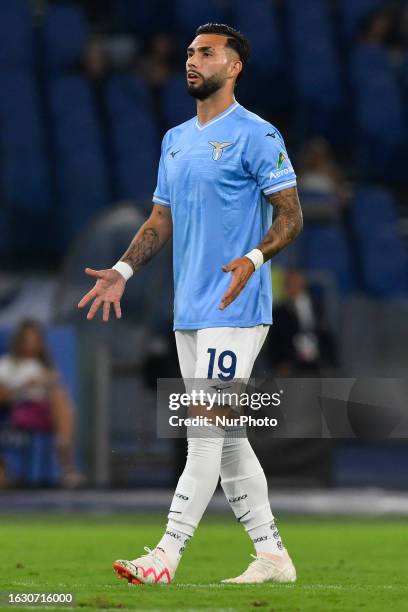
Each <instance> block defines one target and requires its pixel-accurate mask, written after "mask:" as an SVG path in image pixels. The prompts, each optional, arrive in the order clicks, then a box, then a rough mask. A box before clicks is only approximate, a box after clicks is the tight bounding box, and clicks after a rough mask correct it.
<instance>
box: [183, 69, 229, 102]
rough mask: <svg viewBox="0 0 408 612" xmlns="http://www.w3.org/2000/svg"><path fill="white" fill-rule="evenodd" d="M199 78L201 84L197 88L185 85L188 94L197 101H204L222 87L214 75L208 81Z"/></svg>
mask: <svg viewBox="0 0 408 612" xmlns="http://www.w3.org/2000/svg"><path fill="white" fill-rule="evenodd" d="M201 78H202V83H201V85H199V86H195V85H189V84H188V83H187V91H188V93H189V94H190V96H192V97H193V98H196V99H197V100H206V99H207V98H209V97H210V96H212V94H214V93H215V92H216V91H218V90H219V89H221V87H222V86H223V82H222V80H221V79H220V78H219V77H218V76H217V75H216V74H214V75H213V76H212V77H209V78H208V79H204V78H203V77H201Z"/></svg>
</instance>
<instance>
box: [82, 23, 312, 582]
mask: <svg viewBox="0 0 408 612" xmlns="http://www.w3.org/2000/svg"><path fill="white" fill-rule="evenodd" d="M248 57H249V44H248V41H247V40H246V39H245V37H244V36H243V35H242V34H241V33H240V32H238V31H236V30H234V29H233V28H231V27H229V26H227V25H221V24H206V25H203V26H200V27H199V28H198V29H197V32H196V36H195V38H194V40H193V41H192V43H191V44H190V46H189V47H188V49H187V61H186V72H187V90H188V93H189V94H190V95H192V96H193V97H194V98H195V99H196V101H197V116H196V117H193V118H192V119H190V120H189V121H186V122H185V123H182V124H181V125H178V126H177V127H174V128H172V129H170V130H169V131H168V132H167V133H166V135H165V136H164V138H163V143H162V149H161V158H160V163H159V171H158V182H157V187H156V190H155V192H154V195H153V202H154V205H153V209H152V213H151V215H150V217H149V218H148V219H147V221H146V222H145V223H144V224H143V225H142V226H141V228H140V229H139V231H138V232H137V233H136V235H135V237H134V239H133V241H132V243H131V244H130V246H129V248H128V250H127V251H126V253H125V254H124V255H123V257H122V258H121V260H120V261H119V262H118V263H117V264H115V265H114V266H113V268H112V269H109V270H91V269H89V268H87V269H86V270H85V271H86V273H87V274H89V275H90V276H92V277H94V278H96V279H97V280H96V284H95V286H94V287H93V288H92V289H91V290H90V291H89V292H88V293H87V294H86V295H85V296H84V297H83V298H82V300H81V301H80V302H79V307H83V306H85V305H86V304H88V303H89V302H90V301H91V300H93V303H92V305H91V307H90V309H89V312H88V315H87V318H88V319H92V318H93V317H94V315H95V313H96V312H97V310H98V309H99V307H102V310H103V320H104V321H108V319H109V311H110V308H111V306H113V308H114V311H115V314H116V317H118V318H120V317H121V308H120V299H121V297H122V294H123V292H124V290H125V285H126V282H127V281H128V280H129V278H130V277H131V276H132V274H134V273H135V272H137V271H138V270H139V269H140V268H141V266H143V265H145V264H146V263H147V262H148V261H149V260H150V259H151V258H152V257H153V256H154V255H155V253H157V251H159V249H160V248H161V247H162V246H163V245H164V244H165V243H166V242H167V241H168V240H169V238H170V237H171V236H173V259H174V286H175V298H174V330H175V337H176V344H177V350H178V356H179V362H180V369H181V374H182V376H183V378H184V379H185V380H187V379H213V378H214V379H216V380H219V378H218V375H219V373H220V372H222V371H223V370H225V368H227V369H228V371H229V372H231V370H233V375H234V378H237V379H244V380H247V379H248V378H249V377H250V374H251V371H252V368H253V364H254V361H255V359H256V357H257V355H258V353H259V351H260V349H261V347H262V345H263V343H264V341H265V338H266V335H267V333H268V329H269V326H270V325H271V324H272V288H271V270H270V261H269V260H270V259H271V258H272V257H273V256H274V255H275V254H276V253H278V252H279V251H280V250H281V249H283V248H284V247H285V246H286V245H287V244H289V243H290V242H291V241H292V240H293V239H294V238H295V237H296V236H297V234H298V233H299V232H300V231H301V229H302V213H301V209H300V205H299V199H298V195H297V189H296V176H295V173H294V171H293V167H292V165H291V163H290V161H289V158H288V155H287V152H286V149H285V145H284V142H283V139H282V136H281V134H280V133H279V131H278V130H277V129H276V128H275V127H274V126H273V125H271V124H270V123H268V122H267V121H265V120H263V119H262V118H260V117H258V116H257V115H255V114H254V113H252V112H250V111H248V110H246V109H245V108H243V107H242V106H241V105H240V104H239V103H238V102H237V101H236V100H235V96H234V91H235V86H236V83H237V81H238V80H239V79H240V78H241V76H242V73H243V70H244V68H245V65H246V63H247V60H248ZM259 86H260V87H261V86H262V83H260V84H259ZM272 209H274V212H275V218H274V220H273V222H272ZM200 414H202V415H207V416H208V412H207V411H206V409H205V406H201V407H200V406H194V407H193V406H191V407H190V409H189V415H193V416H194V415H200ZM212 414H215V415H217V414H219V415H222V414H227V416H228V415H230V414H233V408H231V407H227V406H216V407H214V408H213V410H212ZM187 439H188V451H187V461H186V465H185V468H184V471H183V473H182V475H181V477H180V479H179V481H178V484H177V487H176V491H175V494H174V497H173V501H172V503H171V507H170V510H169V514H168V523H167V527H166V529H165V531H164V534H163V537H162V538H161V540H160V541H159V542H158V544H157V546H156V547H155V548H154V550H150V549H148V548H146V549H145V551H146V554H144V555H142V556H140V557H138V558H136V559H134V560H132V561H128V560H119V561H116V562H115V563H114V571H115V572H116V573H117V574H118V575H119V576H120V577H122V578H125V579H127V580H128V581H129V582H133V583H154V582H161V583H163V582H164V583H169V582H171V581H172V580H173V578H174V575H175V572H176V569H177V566H178V564H179V561H180V559H181V557H182V554H183V552H184V550H185V548H186V544H187V543H188V541H189V539H190V538H191V537H192V535H193V534H194V531H195V529H196V528H197V526H198V524H199V522H200V519H201V517H202V515H203V513H204V511H205V509H206V507H207V505H208V503H209V501H210V499H211V497H212V495H213V493H214V491H215V488H216V486H217V483H218V479H219V477H220V476H221V486H222V488H223V490H224V492H225V495H226V497H227V500H228V502H229V504H230V506H231V509H232V511H233V512H234V514H235V516H236V518H237V520H238V521H239V522H240V523H242V525H243V526H244V528H245V530H246V531H247V532H248V535H249V537H250V538H251V540H252V542H253V544H254V547H255V552H256V556H254V561H252V562H251V563H250V564H249V567H248V568H247V569H246V570H245V571H244V572H243V574H242V575H240V576H238V577H236V578H230V579H228V580H225V581H224V582H232V583H257V582H267V581H276V582H293V581H295V580H296V572H295V568H294V566H293V563H292V561H291V559H290V557H289V555H288V553H287V551H286V549H285V548H284V546H283V544H282V540H281V538H280V535H279V532H278V529H277V527H276V523H275V521H274V517H273V514H272V511H271V508H270V505H269V499H268V488H267V482H266V478H265V474H264V472H263V469H262V467H261V465H260V463H259V461H258V459H257V457H256V455H255V453H254V451H253V449H252V447H251V445H250V443H249V441H248V439H247V437H246V436H242V432H241V435H237V431H236V430H234V429H233V428H231V429H228V428H226V429H223V428H221V427H218V426H216V425H215V424H212V425H209V426H207V427H205V434H203V435H202V436H201V437H197V436H194V435H191V430H189V429H188V430H187Z"/></svg>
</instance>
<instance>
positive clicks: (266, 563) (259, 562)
mask: <svg viewBox="0 0 408 612" xmlns="http://www.w3.org/2000/svg"><path fill="white" fill-rule="evenodd" d="M251 557H252V558H253V559H254V561H252V562H251V563H250V564H249V565H248V567H247V569H246V570H245V572H244V574H243V576H244V577H246V575H247V574H250V573H251V570H256V571H257V572H259V573H260V574H262V575H263V576H265V577H266V576H267V575H268V572H269V570H270V569H271V561H270V560H269V559H262V557H257V556H256V555H251Z"/></svg>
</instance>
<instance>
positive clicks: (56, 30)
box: [43, 5, 88, 74]
mask: <svg viewBox="0 0 408 612" xmlns="http://www.w3.org/2000/svg"><path fill="white" fill-rule="evenodd" d="M43 34H44V44H45V52H46V61H47V70H48V72H49V74H55V73H61V72H63V71H65V70H69V69H71V68H72V67H75V66H76V65H78V64H79V63H80V62H81V59H82V53H83V50H84V48H85V45H86V42H87V39H88V27H87V23H86V20H85V16H84V14H83V12H82V11H81V9H80V8H79V7H78V6H70V5H56V6H54V7H52V8H50V9H49V10H48V12H47V14H46V17H45V21H44V32H43Z"/></svg>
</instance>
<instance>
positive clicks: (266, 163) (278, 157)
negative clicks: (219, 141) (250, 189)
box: [244, 123, 296, 195]
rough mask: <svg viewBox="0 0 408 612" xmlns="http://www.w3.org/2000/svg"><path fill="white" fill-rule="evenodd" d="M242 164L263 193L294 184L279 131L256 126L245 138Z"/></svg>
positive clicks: (294, 175)
mask: <svg viewBox="0 0 408 612" xmlns="http://www.w3.org/2000/svg"><path fill="white" fill-rule="evenodd" d="M244 163H245V164H246V166H247V168H248V170H249V172H250V173H251V174H252V176H253V177H254V179H255V180H256V182H257V184H258V186H259V188H260V189H261V190H262V191H263V193H264V194H265V195H269V194H271V193H275V192H276V191H281V190H282V189H288V188H289V187H295V186H296V174H295V171H294V169H293V166H292V164H291V161H290V159H289V156H288V153H287V151H286V147H285V144H284V142H283V138H282V136H281V134H280V133H279V131H278V130H277V129H276V128H274V127H273V126H272V125H271V124H270V123H262V124H260V125H256V126H255V128H254V129H253V130H252V131H251V134H250V136H249V138H248V144H247V147H246V151H245V159H244Z"/></svg>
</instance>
